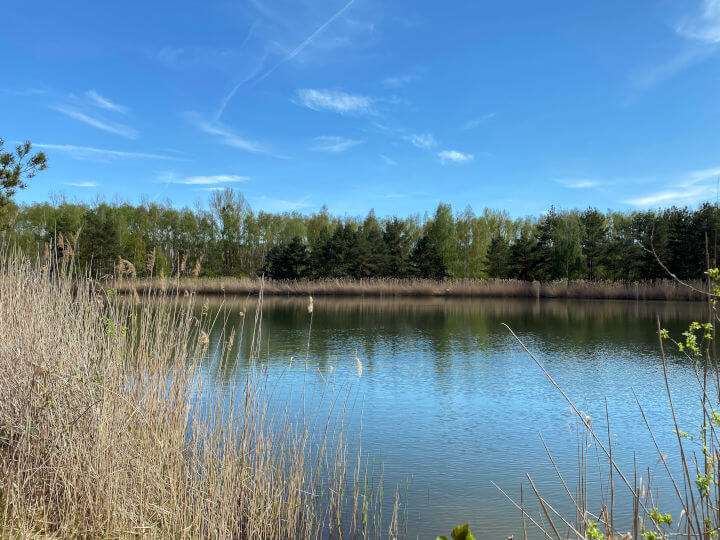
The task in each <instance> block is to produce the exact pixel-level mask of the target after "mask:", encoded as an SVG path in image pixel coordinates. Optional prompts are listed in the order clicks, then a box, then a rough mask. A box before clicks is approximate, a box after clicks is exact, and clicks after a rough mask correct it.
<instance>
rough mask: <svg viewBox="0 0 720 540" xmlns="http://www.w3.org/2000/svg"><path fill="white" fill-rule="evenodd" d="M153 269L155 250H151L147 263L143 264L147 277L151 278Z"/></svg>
mask: <svg viewBox="0 0 720 540" xmlns="http://www.w3.org/2000/svg"><path fill="white" fill-rule="evenodd" d="M154 269H155V248H153V249H152V251H151V252H150V255H148V258H147V262H146V263H145V270H146V271H147V275H148V276H151V277H152V273H153V270H154Z"/></svg>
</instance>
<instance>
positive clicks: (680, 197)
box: [625, 186, 715, 206]
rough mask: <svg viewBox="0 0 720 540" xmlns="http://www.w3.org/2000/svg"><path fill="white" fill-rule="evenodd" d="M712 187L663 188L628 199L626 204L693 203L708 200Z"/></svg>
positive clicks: (711, 193)
mask: <svg viewBox="0 0 720 540" xmlns="http://www.w3.org/2000/svg"><path fill="white" fill-rule="evenodd" d="M714 191H715V190H714V188H712V187H711V186H695V187H694V188H692V189H682V190H665V191H658V192H656V193H652V194H650V195H646V196H643V197H636V198H634V199H628V200H627V201H625V202H627V203H628V204H632V205H633V206H655V205H662V204H663V203H668V204H683V203H685V204H693V203H697V202H700V201H703V200H708V199H709V198H710V197H711V196H712V195H714Z"/></svg>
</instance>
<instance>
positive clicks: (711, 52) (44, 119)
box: [0, 0, 720, 216]
mask: <svg viewBox="0 0 720 540" xmlns="http://www.w3.org/2000/svg"><path fill="white" fill-rule="evenodd" d="M3 16H4V21H3V32H2V33H0V49H1V50H3V51H5V53H6V54H4V55H3V57H4V58H3V59H4V64H5V65H4V66H3V77H2V78H1V79H0V136H2V137H3V138H5V140H6V141H7V142H16V141H20V140H25V139H29V140H31V141H33V142H34V143H36V145H37V146H38V147H41V148H42V149H43V150H44V151H45V152H46V153H47V154H48V156H49V160H50V168H49V169H48V170H47V171H45V172H43V173H42V174H40V175H38V176H37V177H36V178H35V179H33V180H32V182H31V185H30V187H29V188H28V189H27V190H26V191H24V192H22V193H21V194H20V195H19V200H21V201H40V200H47V199H48V198H49V197H50V194H51V193H65V194H66V195H67V197H68V198H69V199H71V200H72V199H75V198H77V199H79V200H84V201H92V200H94V199H95V197H96V196H97V194H100V195H101V196H102V197H104V198H105V199H106V200H109V201H112V200H115V199H116V198H117V199H120V200H128V201H131V202H138V201H140V200H141V198H143V197H144V198H145V199H146V200H155V201H164V200H165V199H168V198H169V199H170V200H171V201H172V202H173V204H175V205H178V206H181V205H193V204H195V202H196V201H199V202H200V203H201V204H204V202H205V201H206V200H207V199H208V195H209V194H210V191H211V190H213V189H218V188H223V187H233V188H235V189H238V190H240V191H242V192H243V194H244V195H245V196H246V198H247V199H248V201H249V202H250V203H251V205H252V207H253V208H254V209H256V210H259V209H264V210H268V211H285V210H299V211H302V212H312V211H315V210H317V209H319V208H320V206H321V205H323V204H327V206H328V207H329V209H330V211H331V212H333V213H336V214H340V215H361V214H365V213H366V212H367V211H368V210H370V209H371V208H374V209H375V211H376V212H377V214H378V215H383V216H384V215H390V214H398V215H408V214H411V213H423V212H425V211H431V210H432V209H433V208H434V207H435V206H436V205H437V203H438V202H439V201H443V202H449V203H451V204H452V205H453V207H454V208H455V209H456V210H461V209H463V208H464V207H465V206H466V205H468V204H470V205H471V206H472V207H473V208H474V209H475V210H476V211H478V210H481V209H482V208H484V207H491V208H500V209H507V210H508V211H509V212H510V213H511V214H512V215H514V216H522V215H526V214H538V213H540V212H542V211H543V210H546V209H547V208H548V207H549V206H550V205H551V204H555V205H556V206H559V207H562V208H575V207H579V208H583V207H586V206H588V205H593V206H597V207H599V208H601V209H607V208H612V209H618V210H632V209H636V208H648V207H651V208H655V207H662V206H668V205H671V204H690V205H695V204H697V203H698V202H700V201H702V200H708V199H710V200H713V201H714V200H715V198H716V193H717V181H718V177H719V176H720V99H719V96H720V50H719V49H720V0H687V1H683V2H677V1H670V0H664V1H648V0H633V1H632V2H628V1H627V0H623V1H620V0H605V1H602V2H600V1H594V2H577V1H569V0H567V1H566V0H558V1H555V2H550V3H548V2H536V1H535V2H533V1H508V0H503V1H499V0H497V1H480V0H476V1H466V2H464V1H461V2H453V3H446V2H429V1H425V0H419V1H417V0H416V1H396V2H380V1H379V0H350V1H349V2H348V0H300V1H285V0H277V1H270V0H249V1H243V2H240V1H223V2H213V1H206V2H189V1H183V0H179V1H175V2H164V1H152V2H147V1H144V2H135V1H125V2H93V1H73V2H56V1H55V2H45V1H41V2H38V1H28V2H19V3H16V4H14V5H13V8H12V9H10V10H6V11H5V12H4V15H3Z"/></svg>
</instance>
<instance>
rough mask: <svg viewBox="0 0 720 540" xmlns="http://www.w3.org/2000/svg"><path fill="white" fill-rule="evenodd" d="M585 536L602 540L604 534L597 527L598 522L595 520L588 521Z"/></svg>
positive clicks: (589, 539) (591, 539)
mask: <svg viewBox="0 0 720 540" xmlns="http://www.w3.org/2000/svg"><path fill="white" fill-rule="evenodd" d="M585 537H586V538H587V539H588V540H604V539H605V534H604V533H603V532H602V531H600V530H599V529H598V524H597V522H595V521H588V528H587V531H586V533H585Z"/></svg>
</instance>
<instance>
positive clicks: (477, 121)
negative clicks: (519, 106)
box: [463, 112, 495, 129]
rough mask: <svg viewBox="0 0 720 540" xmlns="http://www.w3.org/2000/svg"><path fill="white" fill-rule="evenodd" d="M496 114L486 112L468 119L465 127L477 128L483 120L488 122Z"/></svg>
mask: <svg viewBox="0 0 720 540" xmlns="http://www.w3.org/2000/svg"><path fill="white" fill-rule="evenodd" d="M494 116H495V113H494V112H491V113H487V114H484V115H482V116H480V117H478V118H473V119H472V120H468V121H467V122H466V123H465V125H464V126H463V129H475V128H476V127H478V126H479V125H480V124H482V123H483V122H487V121H488V120H490V119H491V118H493V117H494Z"/></svg>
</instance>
